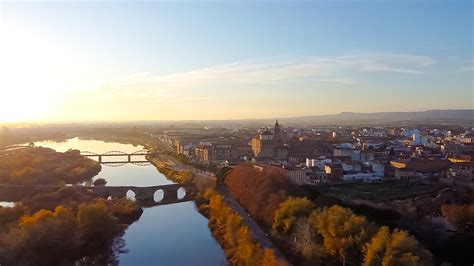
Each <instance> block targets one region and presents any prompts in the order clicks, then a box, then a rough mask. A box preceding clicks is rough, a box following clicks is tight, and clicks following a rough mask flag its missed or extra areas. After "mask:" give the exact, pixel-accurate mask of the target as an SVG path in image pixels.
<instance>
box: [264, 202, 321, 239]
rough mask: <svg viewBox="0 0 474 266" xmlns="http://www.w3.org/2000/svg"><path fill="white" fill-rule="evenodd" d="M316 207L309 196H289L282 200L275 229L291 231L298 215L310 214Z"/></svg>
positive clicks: (281, 231) (275, 219) (283, 231)
mask: <svg viewBox="0 0 474 266" xmlns="http://www.w3.org/2000/svg"><path fill="white" fill-rule="evenodd" d="M313 209H314V205H313V203H311V201H310V200H308V199H307V198H291V197H290V198H289V199H287V200H286V201H284V202H282V203H281V204H280V206H279V208H278V210H277V211H276V212H275V218H274V221H273V226H272V228H273V231H274V232H278V233H286V234H288V233H290V232H291V229H292V228H293V224H294V223H295V221H296V220H297V219H298V217H302V216H308V215H309V214H310V213H311V211H312V210H313Z"/></svg>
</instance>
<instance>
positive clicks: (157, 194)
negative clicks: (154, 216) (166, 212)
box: [153, 189, 165, 203]
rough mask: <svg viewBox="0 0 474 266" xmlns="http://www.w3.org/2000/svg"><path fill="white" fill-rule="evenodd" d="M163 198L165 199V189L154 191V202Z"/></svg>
mask: <svg viewBox="0 0 474 266" xmlns="http://www.w3.org/2000/svg"><path fill="white" fill-rule="evenodd" d="M164 199H165V191H163V189H158V190H156V191H155V193H153V200H154V201H155V202H156V203H159V202H161V201H162V200H164Z"/></svg>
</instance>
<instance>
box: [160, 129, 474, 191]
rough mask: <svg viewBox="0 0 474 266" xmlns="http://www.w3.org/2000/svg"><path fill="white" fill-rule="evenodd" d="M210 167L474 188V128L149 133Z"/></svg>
mask: <svg viewBox="0 0 474 266" xmlns="http://www.w3.org/2000/svg"><path fill="white" fill-rule="evenodd" d="M152 138H155V139H158V140H159V141H160V142H162V143H163V144H165V145H166V146H167V147H169V149H171V150H173V151H174V152H175V153H176V154H178V155H180V156H182V157H184V158H186V160H187V161H189V162H191V163H198V164H201V165H203V166H206V167H208V168H222V167H229V166H230V167H231V166H235V165H237V164H239V163H244V162H247V163H254V164H255V165H256V166H258V167H272V168H275V169H278V170H279V171H281V173H284V174H285V175H287V176H288V177H289V178H290V179H291V181H292V182H293V183H295V184H298V185H320V184H339V183H353V182H363V183H383V182H390V181H397V182H421V183H426V184H443V185H457V186H465V187H473V186H474V160H472V159H471V158H472V157H473V156H474V131H473V128H463V127H446V126H439V127H428V126H423V127H420V128H403V127H362V128H361V127H321V128H318V127H302V128H295V127H284V125H281V124H280V123H279V122H278V121H276V122H275V124H274V126H261V127H256V128H252V127H244V128H239V129H225V128H214V129H213V128H180V129H170V130H163V131H162V132H157V133H153V134H152Z"/></svg>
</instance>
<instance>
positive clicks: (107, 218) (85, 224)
mask: <svg viewBox="0 0 474 266" xmlns="http://www.w3.org/2000/svg"><path fill="white" fill-rule="evenodd" d="M77 221H78V225H79V229H80V231H81V235H82V237H83V238H84V239H86V240H95V241H98V242H107V241H109V240H110V239H111V237H112V236H114V235H115V234H117V233H118V232H119V231H120V226H119V223H118V220H117V219H116V218H115V217H113V216H112V215H111V214H110V213H109V211H108V209H107V206H106V205H105V203H104V202H103V201H97V202H93V203H82V204H81V205H79V207H78V209H77Z"/></svg>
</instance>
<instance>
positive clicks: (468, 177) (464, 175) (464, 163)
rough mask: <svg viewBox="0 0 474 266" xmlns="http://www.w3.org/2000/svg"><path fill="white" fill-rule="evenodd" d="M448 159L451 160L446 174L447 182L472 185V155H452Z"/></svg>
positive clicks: (473, 166) (473, 177)
mask: <svg viewBox="0 0 474 266" xmlns="http://www.w3.org/2000/svg"><path fill="white" fill-rule="evenodd" d="M448 159H449V161H450V162H451V166H450V168H449V171H448V176H447V179H448V181H450V182H449V183H452V184H456V185H462V186H468V187H474V160H473V158H472V156H468V155H465V156H453V157H449V158H448Z"/></svg>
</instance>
